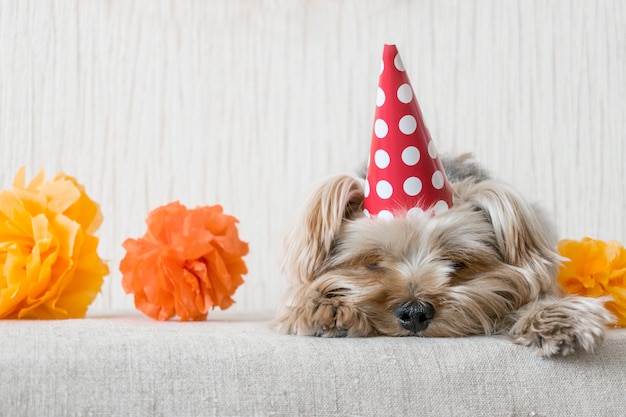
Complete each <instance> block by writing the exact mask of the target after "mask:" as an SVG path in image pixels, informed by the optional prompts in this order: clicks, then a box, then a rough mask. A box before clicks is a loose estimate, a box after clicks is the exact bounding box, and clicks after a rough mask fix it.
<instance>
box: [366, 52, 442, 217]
mask: <svg viewBox="0 0 626 417" xmlns="http://www.w3.org/2000/svg"><path fill="white" fill-rule="evenodd" d="M450 207H452V188H451V187H450V183H449V182H448V178H447V177H446V174H445V172H444V170H443V165H442V164H441V161H440V160H439V156H438V154H437V149H436V148H435V144H434V143H433V141H432V140H431V138H430V134H429V133H428V129H427V128H426V125H425V124H424V121H423V120H422V112H421V111H420V108H419V105H418V104H417V99H416V98H415V94H414V93H413V87H411V82H410V81H409V77H408V75H407V73H406V71H405V69H404V65H403V64H402V59H401V58H400V55H399V54H398V49H397V48H396V46H395V45H385V48H384V51H383V60H382V64H381V68H380V78H379V80H378V93H377V95H376V115H375V117H374V131H373V134H372V146H371V149H370V158H369V162H368V167H367V177H366V179H365V199H364V201H363V213H364V214H365V215H366V216H368V217H380V218H392V217H394V216H397V215H399V214H404V213H407V214H412V213H413V212H415V211H427V210H431V209H432V210H433V212H434V213H435V214H436V213H439V212H442V211H445V210H447V209H448V208H450Z"/></svg>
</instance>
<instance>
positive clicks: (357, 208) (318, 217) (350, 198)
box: [282, 175, 363, 283]
mask: <svg viewBox="0 0 626 417" xmlns="http://www.w3.org/2000/svg"><path fill="white" fill-rule="evenodd" d="M362 203H363V184H362V181H361V180H359V179H357V178H355V177H352V176H349V175H339V176H335V177H331V178H329V179H327V180H325V181H323V182H322V183H321V184H320V185H319V186H318V187H317V188H316V189H315V190H314V191H313V195H312V196H311V198H310V199H309V201H307V203H306V205H305V206H304V207H303V209H302V210H301V211H300V213H299V214H298V216H297V217H296V219H295V223H294V224H293V225H292V226H291V227H290V228H289V230H288V231H287V235H286V239H285V247H284V251H283V253H284V257H283V260H282V270H283V272H285V273H286V274H287V275H288V277H289V279H290V280H291V281H292V282H293V283H305V282H308V281H312V280H314V279H315V278H316V277H317V276H319V273H320V271H321V270H322V268H323V266H324V262H325V260H326V259H327V258H328V255H329V253H330V250H331V248H332V244H333V242H334V240H335V237H336V236H337V233H338V232H339V229H340V228H341V225H342V223H343V222H344V220H348V219H353V218H355V217H357V216H359V215H361V213H362Z"/></svg>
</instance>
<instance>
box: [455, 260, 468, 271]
mask: <svg viewBox="0 0 626 417" xmlns="http://www.w3.org/2000/svg"><path fill="white" fill-rule="evenodd" d="M452 268H453V269H454V270H455V271H459V270H461V269H463V268H465V264H464V263H463V262H454V263H452Z"/></svg>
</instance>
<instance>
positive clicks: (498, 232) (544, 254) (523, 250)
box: [455, 180, 561, 278]
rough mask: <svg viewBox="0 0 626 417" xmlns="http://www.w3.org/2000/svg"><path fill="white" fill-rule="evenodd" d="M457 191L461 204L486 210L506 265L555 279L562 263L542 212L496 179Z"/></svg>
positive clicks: (463, 184)
mask: <svg viewBox="0 0 626 417" xmlns="http://www.w3.org/2000/svg"><path fill="white" fill-rule="evenodd" d="M456 191H457V197H458V198H459V200H460V202H463V201H466V202H468V203H469V204H471V205H472V206H474V208H475V209H477V210H480V211H482V212H483V213H484V215H485V216H486V218H487V221H489V223H491V225H492V226H493V230H494V233H495V241H496V249H497V250H498V251H499V252H500V254H501V256H502V260H503V261H504V262H506V263H508V264H510V265H514V266H519V267H522V268H524V269H526V270H528V271H535V272H536V273H537V274H539V275H541V276H544V277H546V278H553V277H554V276H555V274H556V272H557V271H558V266H559V265H560V263H561V257H560V256H559V255H558V253H557V252H556V238H555V236H556V234H555V233H554V231H553V226H552V225H551V224H550V222H548V221H547V218H546V216H544V215H543V214H542V213H541V211H540V209H538V208H537V207H535V206H533V205H532V204H530V203H528V202H527V201H526V200H525V199H524V198H523V197H522V196H521V195H520V194H519V193H518V192H517V191H515V190H514V189H513V188H511V187H510V186H508V185H506V184H504V183H501V182H498V181H495V180H486V181H483V182H479V183H471V182H462V183H459V186H458V187H457V190H456ZM455 204H456V203H455Z"/></svg>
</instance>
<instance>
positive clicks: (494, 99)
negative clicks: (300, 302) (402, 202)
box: [0, 0, 626, 313]
mask: <svg viewBox="0 0 626 417" xmlns="http://www.w3.org/2000/svg"><path fill="white" fill-rule="evenodd" d="M625 4H626V3H625V2H623V1H621V0H598V1H583V0H576V1H527V0H518V1H496V0H491V1H488V0H474V1H464V0H444V1H437V0H430V1H409V0H341V1H339V0H318V1H315V0H300V1H295V0H206V1H203V0H189V1H181V0H160V1H152V0H146V1H142V0H108V1H105V0H81V1H78V0H74V1H65V0H30V1H28V0H2V1H0V146H1V147H0V167H1V170H0V171H1V172H0V174H1V178H0V185H1V186H2V187H3V188H6V187H9V186H10V184H11V181H12V178H13V176H14V174H15V172H16V171H17V170H18V168H19V167H20V166H23V165H25V166H27V172H28V175H29V177H30V176H32V175H33V174H34V173H36V172H37V171H38V170H39V169H40V168H42V167H43V168H45V169H46V170H47V172H48V174H49V175H50V176H51V175H53V174H55V173H56V172H57V171H59V170H63V171H65V172H67V173H68V174H70V175H73V176H75V177H77V178H78V180H79V181H80V182H81V183H83V184H84V185H85V186H86V189H87V191H88V193H89V194H90V195H91V196H92V197H93V198H94V199H95V200H96V201H98V202H100V204H101V207H102V211H103V213H104V216H105V221H104V224H103V225H102V227H101V229H100V231H99V233H98V235H99V237H100V238H101V248H100V254H101V256H102V257H104V258H106V259H107V260H108V261H109V262H110V266H111V271H112V274H111V275H110V276H109V277H108V278H107V279H106V282H105V285H104V287H103V291H102V294H101V295H100V296H99V297H98V299H97V300H96V302H95V303H94V305H93V306H92V309H91V310H90V312H91V313H94V312H100V313H101V312H110V311H115V310H123V309H129V308H132V297H130V296H127V295H125V294H124V293H123V291H122V289H121V285H120V279H121V276H120V273H119V271H118V268H117V266H118V264H119V261H120V259H121V258H122V257H123V255H124V252H123V250H122V248H121V246H120V245H121V243H122V241H123V240H124V239H126V238H127V237H138V236H140V235H142V234H143V233H144V231H145V225H144V218H145V216H146V214H147V213H148V211H149V210H151V209H153V208H155V207H157V206H158V205H162V204H165V203H168V202H170V201H172V200H180V201H181V202H182V203H183V204H185V205H187V206H189V207H194V206H196V205H205V204H217V203H219V204H222V205H223V206H224V207H225V210H226V212H228V213H231V214H234V215H235V216H237V217H238V218H239V219H240V221H241V223H240V233H241V236H242V237H243V238H244V239H245V240H247V241H249V242H250V248H251V252H250V255H249V256H248V257H247V258H246V259H247V262H248V266H249V269H250V273H249V274H248V275H247V276H246V283H245V284H244V285H243V286H242V287H241V288H240V290H239V291H238V292H237V294H236V301H237V304H236V305H235V306H234V307H233V309H232V310H231V311H234V312H242V313H259V312H266V311H273V310H274V308H275V307H276V305H277V303H278V300H279V299H280V297H281V294H282V292H283V291H284V289H285V288H286V286H285V281H284V277H281V276H280V274H279V271H278V267H277V264H278V257H279V247H280V240H281V236H282V233H283V231H284V228H285V226H286V224H287V221H288V220H289V219H290V218H291V217H292V215H293V212H294V210H295V209H296V207H298V206H299V205H300V204H301V203H302V200H303V199H304V198H305V196H306V194H307V190H308V189H309V188H310V186H311V185H312V184H313V183H314V182H316V181H318V180H319V179H320V178H322V177H324V176H326V175H329V174H334V173H339V172H352V171H353V170H354V168H355V167H357V166H358V165H360V164H361V163H362V162H363V161H364V160H365V158H366V157H367V152H368V149H369V141H370V136H371V127H372V123H373V120H372V118H373V114H374V107H375V92H376V85H377V81H378V70H379V62H380V56H381V53H382V47H383V44H384V43H395V44H397V45H398V47H399V49H400V52H401V54H402V57H403V60H404V63H405V66H406V67H407V69H408V71H409V74H410V77H411V81H412V83H413V87H414V89H415V91H416V94H417V97H418V99H419V101H420V104H421V107H422V110H423V113H424V117H425V120H426V123H427V124H428V126H429V128H430V130H431V133H432V135H433V137H434V139H435V140H436V142H437V145H438V148H439V150H440V151H444V152H445V151H448V152H466V151H471V152H473V153H474V154H475V155H476V157H477V158H478V159H479V160H480V161H482V162H484V163H485V164H486V165H488V167H489V168H490V170H491V171H492V172H493V173H494V174H495V175H496V176H498V177H501V178H503V179H504V180H506V181H508V182H510V183H512V184H514V185H515V186H516V187H518V188H519V189H521V191H522V192H523V193H524V194H525V195H526V196H527V197H528V198H530V199H532V200H535V201H539V202H541V203H542V204H543V206H544V207H545V208H546V209H547V210H548V211H550V212H551V213H553V214H554V215H555V218H556V223H557V225H558V228H559V233H560V235H561V236H562V237H570V238H582V237H583V236H592V237H595V238H601V239H618V240H620V241H622V242H623V243H626V222H625V220H624V217H625V215H626V192H625V191H626V185H625V181H624V179H625V178H626V168H625V165H624V160H625V159H626V145H625V144H624V142H625V134H624V132H625V130H626V122H625V121H626V6H625Z"/></svg>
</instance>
